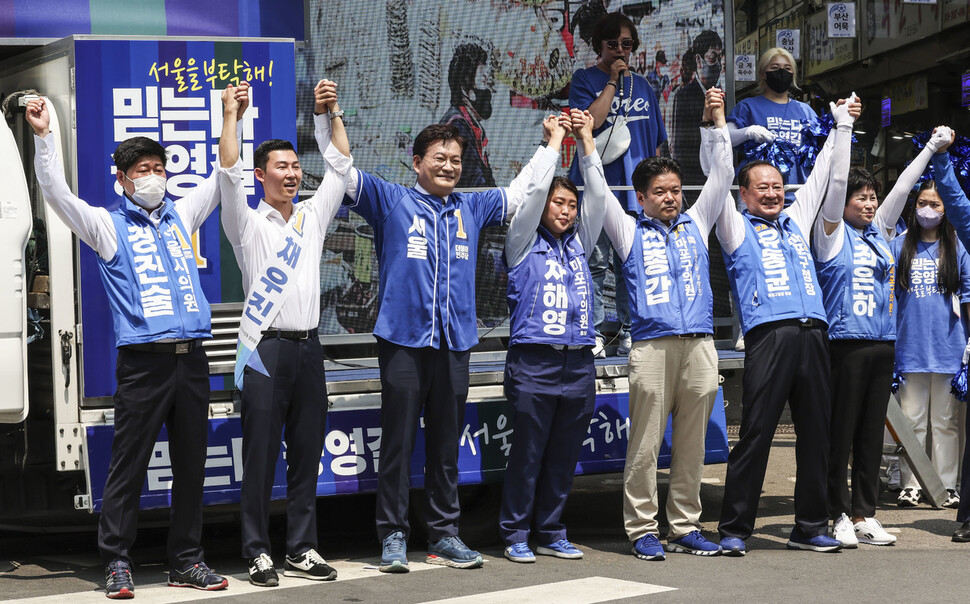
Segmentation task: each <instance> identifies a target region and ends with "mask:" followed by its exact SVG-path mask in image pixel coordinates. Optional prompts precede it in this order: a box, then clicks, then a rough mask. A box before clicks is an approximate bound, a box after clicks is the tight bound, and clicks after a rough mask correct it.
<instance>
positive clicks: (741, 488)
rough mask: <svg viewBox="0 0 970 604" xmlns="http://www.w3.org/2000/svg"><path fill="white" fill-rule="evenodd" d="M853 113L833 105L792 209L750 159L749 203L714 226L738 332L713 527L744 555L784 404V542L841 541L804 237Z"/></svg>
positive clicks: (778, 184)
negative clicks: (733, 430)
mask: <svg viewBox="0 0 970 604" xmlns="http://www.w3.org/2000/svg"><path fill="white" fill-rule="evenodd" d="M860 109H861V106H860V105H859V104H858V103H844V104H840V105H839V106H838V107H837V108H833V111H834V112H835V117H836V120H837V123H838V126H837V128H835V129H833V131H832V132H831V134H830V135H829V140H828V141H827V142H826V143H825V145H824V146H823V149H822V151H821V153H820V154H819V157H818V160H817V162H816V164H815V167H814V169H813V170H812V173H811V175H810V176H809V179H808V182H807V183H806V184H805V186H804V187H803V188H801V189H799V190H798V191H797V192H796V194H795V203H793V204H792V205H791V207H789V208H788V209H783V208H784V197H785V196H784V184H783V182H782V176H781V173H780V172H779V171H778V169H777V168H775V167H774V166H772V165H771V164H768V163H766V162H752V163H749V164H748V165H747V166H745V167H744V168H742V169H741V172H740V174H739V175H738V185H739V188H740V193H741V199H742V201H743V202H744V204H745V205H746V206H747V209H746V210H745V211H744V212H743V213H742V212H737V211H733V210H728V211H725V212H723V213H722V214H721V216H720V218H719V219H718V222H717V236H718V239H719V240H720V242H721V248H722V252H723V253H724V263H725V266H726V268H727V271H728V276H729V278H730V280H731V289H732V291H733V292H734V297H735V299H736V300H738V304H739V309H740V312H741V328H742V330H743V331H744V336H745V363H744V369H745V371H744V384H743V399H742V400H743V403H742V405H743V411H742V416H741V431H740V434H739V440H738V443H737V444H736V445H735V446H734V448H733V449H732V450H731V453H730V455H729V457H728V468H727V476H726V479H725V484H724V500H723V504H722V508H721V521H720V523H719V525H718V531H719V532H720V534H721V547H722V548H723V550H724V553H725V554H726V555H735V556H741V555H744V552H745V544H744V540H745V539H747V538H748V537H750V536H751V533H752V532H753V530H754V521H755V517H756V516H757V513H758V500H759V499H760V498H761V487H762V485H763V484H764V476H765V470H766V469H767V465H768V454H769V452H770V450H771V440H772V437H773V436H774V432H775V427H776V426H777V424H778V420H779V418H780V416H781V412H782V410H783V408H784V406H785V401H786V400H787V401H788V403H789V406H790V408H791V413H792V420H793V421H794V423H795V426H796V430H797V432H798V435H799V438H800V439H801V440H800V442H798V443H797V446H796V460H797V471H796V472H797V473H796V484H795V528H794V529H793V530H792V533H791V537H790V538H789V541H788V547H789V548H792V549H807V550H812V551H833V550H837V549H838V548H839V547H840V546H841V543H840V542H839V541H837V540H835V539H832V538H830V537H828V536H827V535H826V534H825V532H826V529H827V527H828V512H827V509H826V499H825V484H826V472H827V469H828V449H829V442H828V441H829V438H828V437H829V406H830V392H829V390H830V387H829V371H830V368H829V354H828V337H827V334H826V323H825V307H824V306H823V304H822V292H821V288H820V287H819V285H818V278H817V277H816V274H815V263H814V259H813V258H812V254H811V250H810V249H809V241H808V234H809V233H810V232H811V231H810V229H811V226H812V223H813V221H814V219H815V215H816V213H817V212H818V209H819V206H820V205H821V204H822V201H823V196H824V192H825V190H826V186H827V183H828V179H829V172H830V164H831V159H832V157H831V156H832V148H833V145H835V144H836V142H837V140H838V139H839V138H840V137H841V138H844V137H850V136H851V135H852V123H853V122H854V116H856V115H858V112H859V111H860Z"/></svg>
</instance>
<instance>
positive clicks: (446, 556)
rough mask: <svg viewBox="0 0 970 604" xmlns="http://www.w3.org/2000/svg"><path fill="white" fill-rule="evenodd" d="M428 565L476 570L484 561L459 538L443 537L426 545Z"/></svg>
mask: <svg viewBox="0 0 970 604" xmlns="http://www.w3.org/2000/svg"><path fill="white" fill-rule="evenodd" d="M425 561H426V562H427V563H428V564H440V565H442V566H450V567H452V568H478V567H479V566H481V565H482V564H483V563H484V561H483V560H482V555H481V554H480V553H478V552H476V551H475V550H472V549H469V548H468V546H467V545H465V544H464V542H462V540H461V539H460V538H459V537H457V536H456V537H445V538H444V539H439V540H437V541H435V542H434V543H429V544H428V558H427V559H426V560H425Z"/></svg>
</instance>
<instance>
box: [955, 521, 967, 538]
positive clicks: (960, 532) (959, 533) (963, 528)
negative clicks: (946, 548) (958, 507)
mask: <svg viewBox="0 0 970 604" xmlns="http://www.w3.org/2000/svg"><path fill="white" fill-rule="evenodd" d="M952 541H955V542H957V543H968V542H970V521H967V522H964V523H963V524H961V525H960V528H958V529H957V530H955V531H953V538H952Z"/></svg>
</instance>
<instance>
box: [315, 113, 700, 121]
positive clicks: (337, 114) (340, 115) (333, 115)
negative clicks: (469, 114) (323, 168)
mask: <svg viewBox="0 0 970 604" xmlns="http://www.w3.org/2000/svg"><path fill="white" fill-rule="evenodd" d="M343 116H344V112H343V110H341V111H331V112H330V119H333V118H335V117H340V118H342V117H343ZM711 123H712V124H713V122H711Z"/></svg>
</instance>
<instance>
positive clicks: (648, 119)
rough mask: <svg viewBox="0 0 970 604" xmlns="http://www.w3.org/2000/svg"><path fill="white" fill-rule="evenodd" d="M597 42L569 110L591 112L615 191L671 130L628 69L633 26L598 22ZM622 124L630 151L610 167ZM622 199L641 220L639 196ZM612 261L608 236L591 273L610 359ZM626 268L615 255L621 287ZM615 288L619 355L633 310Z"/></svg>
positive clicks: (575, 173) (616, 18)
mask: <svg viewBox="0 0 970 604" xmlns="http://www.w3.org/2000/svg"><path fill="white" fill-rule="evenodd" d="M592 42H593V48H594V49H595V50H596V53H597V57H598V59H597V62H596V65H594V66H592V67H590V68H588V69H580V70H578V71H576V73H574V74H573V79H572V82H571V83H570V85H569V106H570V107H571V108H573V109H579V110H580V111H583V110H589V112H590V114H592V116H593V120H594V121H593V125H594V126H595V130H593V135H594V136H597V135H600V134H602V137H600V139H599V140H602V141H604V144H601V143H600V142H597V150H599V152H600V156H601V158H603V172H604V174H605V175H606V183H607V184H608V185H609V186H611V187H615V186H627V185H629V184H630V179H631V178H632V176H633V171H634V170H635V169H636V167H637V164H639V163H640V160H642V159H644V158H647V157H653V156H655V155H656V154H657V150H658V148H659V147H660V145H662V144H663V143H664V141H666V140H667V131H666V129H665V128H664V124H663V120H662V119H661V117H660V105H659V104H658V103H657V97H656V95H655V94H654V92H653V87H652V86H650V82H648V81H647V80H646V79H645V78H643V77H642V76H640V75H638V74H636V73H633V72H632V71H630V68H629V65H628V62H629V60H630V53H632V52H634V51H635V50H636V49H637V47H638V46H639V45H640V38H639V36H638V34H637V30H636V27H635V26H634V25H633V22H631V21H630V19H629V18H627V17H626V16H624V15H622V14H620V13H610V14H608V15H605V16H604V17H603V18H601V19H600V20H599V21H598V22H597V23H596V28H595V29H594V31H593V41H592ZM618 121H619V122H625V127H626V128H627V129H628V130H629V141H630V143H629V148H628V149H627V150H626V151H625V152H623V153H622V154H621V155H620V156H619V157H618V158H617V159H615V160H613V161H611V162H609V163H607V160H608V159H609V157H610V155H613V152H614V151H616V150H618V149H617V145H618V144H619V141H620V138H621V137H620V135H619V134H618V133H616V132H614V134H615V137H611V136H610V135H609V134H608V133H606V131H607V129H608V128H611V127H612V126H613V125H614V124H616V123H617V122H618ZM607 137H608V138H609V140H608V142H606V139H607ZM579 163H580V162H579V159H575V160H574V161H573V165H572V167H571V168H570V170H569V178H570V179H571V180H572V181H573V182H574V183H576V185H582V184H583V177H582V173H581V171H580V169H579ZM617 197H618V198H619V199H620V203H621V204H622V205H623V209H624V210H626V211H627V212H629V213H630V214H631V215H633V216H636V215H637V213H638V212H639V211H640V204H639V203H638V202H637V196H636V193H635V192H634V191H623V192H619V193H618V194H617ZM609 259H610V244H609V238H607V237H606V234H605V233H604V234H603V235H601V236H600V239H599V241H598V242H597V244H596V249H595V250H594V251H593V252H592V253H591V254H590V256H589V269H590V272H591V273H592V274H593V282H594V284H595V294H596V297H595V300H594V303H595V306H594V309H593V321H594V322H595V323H596V328H597V347H596V350H595V352H596V354H597V356H605V355H603V353H602V352H601V351H602V337H600V336H601V334H600V333H599V331H600V325H602V323H603V321H604V312H603V300H602V291H603V280H604V278H605V275H606V268H607V266H608V265H609ZM621 264H622V262H620V261H619V259H617V258H616V257H615V255H614V258H613V274H614V275H615V277H616V282H617V283H620V282H621V281H622V278H623V277H622V270H621V267H620V265H621ZM616 289H617V295H616V306H617V309H616V312H617V316H618V319H619V321H620V322H621V323H622V335H621V341H620V347H619V349H618V353H619V354H627V353H628V352H629V351H630V346H631V342H630V335H629V326H630V317H629V306H628V302H627V297H626V292H625V291H624V288H622V287H619V286H618V287H617V288H616Z"/></svg>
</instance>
